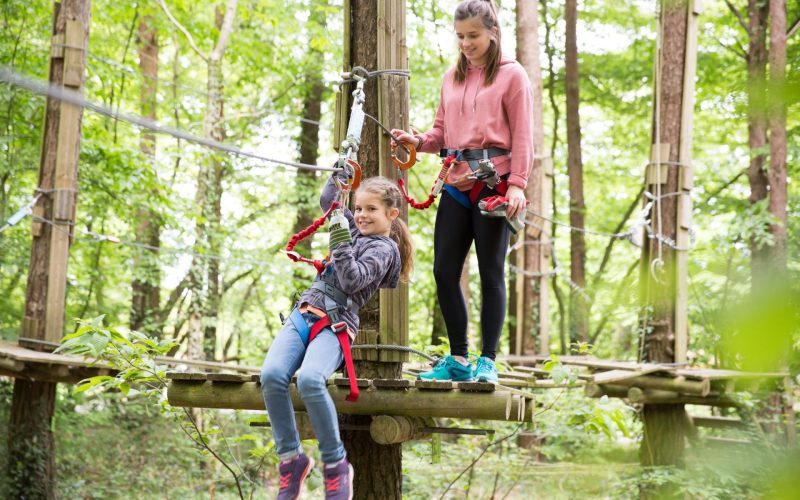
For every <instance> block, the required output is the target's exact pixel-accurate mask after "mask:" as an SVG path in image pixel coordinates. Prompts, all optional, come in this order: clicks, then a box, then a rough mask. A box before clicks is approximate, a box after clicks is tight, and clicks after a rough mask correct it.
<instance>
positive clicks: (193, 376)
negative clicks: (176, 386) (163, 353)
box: [167, 372, 208, 381]
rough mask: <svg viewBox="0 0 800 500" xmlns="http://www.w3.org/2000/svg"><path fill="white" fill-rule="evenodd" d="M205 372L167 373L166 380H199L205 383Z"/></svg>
mask: <svg viewBox="0 0 800 500" xmlns="http://www.w3.org/2000/svg"><path fill="white" fill-rule="evenodd" d="M207 375H208V374H207V373H205V372H167V380H201V381H205V380H206V376H207Z"/></svg>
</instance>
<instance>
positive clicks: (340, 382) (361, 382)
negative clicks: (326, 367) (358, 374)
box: [333, 378, 370, 389]
mask: <svg viewBox="0 0 800 500" xmlns="http://www.w3.org/2000/svg"><path fill="white" fill-rule="evenodd" d="M333 385H335V386H337V387H350V379H349V378H335V379H333ZM356 385H357V386H358V388H359V389H366V388H367V387H369V385H370V380H369V379H366V378H357V379H356Z"/></svg>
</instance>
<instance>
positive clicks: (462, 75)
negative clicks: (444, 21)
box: [453, 0, 503, 86]
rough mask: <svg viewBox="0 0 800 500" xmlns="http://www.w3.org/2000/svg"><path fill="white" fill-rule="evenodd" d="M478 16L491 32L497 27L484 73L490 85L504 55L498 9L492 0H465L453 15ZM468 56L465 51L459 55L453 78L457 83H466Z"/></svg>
mask: <svg viewBox="0 0 800 500" xmlns="http://www.w3.org/2000/svg"><path fill="white" fill-rule="evenodd" d="M473 17H477V18H479V19H480V20H481V23H482V24H483V27H484V28H486V29H487V30H489V31H490V32H491V30H492V28H497V34H496V35H495V36H494V38H493V39H492V41H491V44H490V45H489V57H488V59H487V60H486V72H485V73H484V78H483V84H484V85H486V86H488V85H491V84H492V83H494V79H495V77H497V71H498V69H499V68H500V60H501V59H502V57H503V53H502V50H501V49H500V23H499V22H498V20H497V9H495V7H494V3H493V2H492V0H465V1H463V2H461V3H460V4H459V5H458V7H456V13H455V14H454V15H453V20H454V21H464V20H467V19H472V18H473ZM467 65H468V61H467V56H465V55H464V53H463V52H462V53H460V54H459V55H458V63H456V72H455V75H454V76H453V78H454V79H455V81H456V83H459V84H460V83H464V81H465V80H466V79H467Z"/></svg>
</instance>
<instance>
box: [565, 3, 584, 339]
mask: <svg viewBox="0 0 800 500" xmlns="http://www.w3.org/2000/svg"><path fill="white" fill-rule="evenodd" d="M577 3H578V2H577V0H566V6H565V9H566V10H565V21H566V54H565V59H566V66H565V71H566V75H565V76H566V89H567V173H568V175H569V198H570V202H569V223H570V225H571V226H572V227H574V228H578V229H582V228H583V227H584V215H585V213H586V204H585V202H584V199H583V161H582V159H581V122H580V114H579V109H580V92H579V81H578V79H579V76H578V45H577V34H576V31H577V29H576V28H577V24H578V6H577ZM570 278H571V279H572V281H573V282H574V283H575V284H576V285H577V286H579V287H581V288H584V287H585V286H586V242H585V239H584V235H583V232H581V231H575V230H573V231H572V232H571V233H570ZM569 320H570V322H569V330H570V340H571V341H581V342H585V341H586V340H587V339H588V338H589V317H588V304H586V302H585V300H584V299H583V297H582V295H581V294H580V293H577V291H576V290H570V293H569Z"/></svg>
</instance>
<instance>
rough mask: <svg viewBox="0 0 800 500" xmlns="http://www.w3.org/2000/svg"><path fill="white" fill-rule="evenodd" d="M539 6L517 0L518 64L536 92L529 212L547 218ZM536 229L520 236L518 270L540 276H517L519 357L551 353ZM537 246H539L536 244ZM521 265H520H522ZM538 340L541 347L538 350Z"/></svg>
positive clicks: (542, 237) (542, 249)
mask: <svg viewBox="0 0 800 500" xmlns="http://www.w3.org/2000/svg"><path fill="white" fill-rule="evenodd" d="M538 9H539V2H538V0H534V1H530V0H517V61H519V63H520V64H522V66H523V67H524V68H525V71H526V72H527V73H528V79H530V81H531V90H532V91H533V124H534V127H533V151H534V153H535V155H536V159H535V160H534V162H533V168H532V169H531V173H530V176H529V177H528V186H527V188H526V189H525V194H526V197H527V199H528V201H529V202H530V207H529V208H530V209H531V210H533V211H534V212H536V213H538V214H544V212H545V208H546V207H545V206H544V198H545V196H544V190H545V189H546V186H545V182H544V179H545V172H544V161H543V156H542V153H543V152H544V109H543V95H542V94H543V92H542V91H543V86H542V67H541V61H540V59H539V10H538ZM535 220H536V223H537V225H541V226H542V227H541V228H539V227H535V226H533V225H528V226H526V227H525V232H524V233H523V234H522V235H521V236H520V239H521V240H522V241H523V242H528V243H529V244H525V245H523V246H522V248H521V249H520V250H519V252H520V256H519V257H517V267H519V268H521V269H525V270H526V271H529V272H532V273H539V274H540V276H539V277H531V276H525V275H517V279H518V280H521V282H522V283H521V287H519V290H520V293H521V294H522V300H521V301H520V302H521V308H520V309H519V310H518V312H517V316H518V318H517V321H518V325H519V327H520V328H521V329H522V331H521V335H519V337H520V338H521V339H522V341H521V342H520V344H521V345H519V346H516V345H515V344H516V337H517V336H515V335H512V338H514V342H513V343H512V345H515V348H514V349H513V351H512V352H516V353H519V354H535V353H536V352H537V350H538V351H539V352H549V345H547V344H549V342H548V339H549V321H548V320H549V315H548V311H547V302H548V301H547V298H548V282H547V279H548V278H547V276H545V275H544V274H545V273H546V272H547V270H548V267H549V266H548V265H547V261H546V259H547V256H548V255H549V251H550V249H549V247H547V246H545V245H542V244H541V243H542V242H544V241H547V239H548V238H547V236H548V233H547V229H548V227H547V224H546V223H545V221H544V220H543V219H535ZM537 243H538V244H537ZM520 264H521V265H520ZM537 339H539V340H540V345H539V346H538V349H537Z"/></svg>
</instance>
